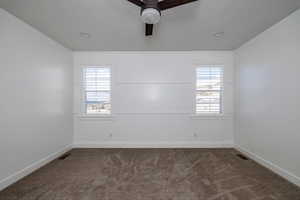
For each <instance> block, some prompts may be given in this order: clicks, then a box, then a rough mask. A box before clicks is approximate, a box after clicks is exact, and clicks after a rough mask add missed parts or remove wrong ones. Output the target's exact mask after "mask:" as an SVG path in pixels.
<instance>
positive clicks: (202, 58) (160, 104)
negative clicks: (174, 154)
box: [74, 51, 234, 147]
mask: <svg viewBox="0 0 300 200" xmlns="http://www.w3.org/2000/svg"><path fill="white" fill-rule="evenodd" d="M205 64H212V65H214V64H221V65H224V67H225V97H224V104H225V113H224V116H221V117H195V116H194V115H195V111H194V110H195V76H196V74H195V69H196V67H197V66H200V65H205ZM85 66H110V67H111V68H112V111H113V113H112V116H111V117H109V118H95V117H86V116H82V114H83V113H84V109H83V108H84V106H82V104H81V101H82V95H81V89H80V88H81V87H82V82H81V80H82V79H81V77H82V74H81V72H82V69H83V67H85ZM233 74H234V72H233V53H232V52H229V51H228V52H227V51H224V52H75V53H74V83H75V84H74V146H75V147H228V146H232V145H233V127H234V126H233V112H234V110H233V87H234V85H233Z"/></svg>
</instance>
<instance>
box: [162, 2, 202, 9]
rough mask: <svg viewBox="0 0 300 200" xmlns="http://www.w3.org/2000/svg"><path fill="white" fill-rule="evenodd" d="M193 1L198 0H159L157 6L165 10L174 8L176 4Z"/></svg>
mask: <svg viewBox="0 0 300 200" xmlns="http://www.w3.org/2000/svg"><path fill="white" fill-rule="evenodd" d="M194 1H198V0H164V1H160V2H159V3H158V7H159V8H160V10H166V9H170V8H174V7H177V6H181V5H184V4H187V3H192V2H194Z"/></svg>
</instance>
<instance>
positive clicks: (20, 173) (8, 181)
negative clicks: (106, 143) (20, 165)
mask: <svg viewBox="0 0 300 200" xmlns="http://www.w3.org/2000/svg"><path fill="white" fill-rule="evenodd" d="M71 149H72V145H69V146H67V147H65V148H63V149H61V150H59V151H57V152H55V153H53V154H50V155H48V156H47V157H45V158H43V159H41V160H39V161H37V162H35V163H33V164H31V165H29V166H27V167H25V168H24V169H22V170H20V171H18V172H16V173H14V174H12V175H10V176H9V177H7V178H5V179H2V180H0V191H1V190H3V189H5V188H6V187H8V186H10V185H11V184H13V183H15V182H17V181H18V180H20V179H22V178H24V177H25V176H27V175H29V174H31V173H32V172H34V171H35V170H37V169H39V168H41V167H43V166H44V165H46V164H48V163H49V162H51V161H53V160H55V159H56V158H58V157H59V156H61V155H63V154H64V153H66V152H68V151H69V150H71Z"/></svg>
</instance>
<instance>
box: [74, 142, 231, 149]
mask: <svg viewBox="0 0 300 200" xmlns="http://www.w3.org/2000/svg"><path fill="white" fill-rule="evenodd" d="M233 147H234V143H233V141H220V142H219V141H218V142H198V141H196V142H195V141H184V142H177V141H176V142H123V141H109V142H90V141H78V142H75V143H74V144H73V148H233Z"/></svg>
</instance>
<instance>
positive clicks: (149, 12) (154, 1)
mask: <svg viewBox="0 0 300 200" xmlns="http://www.w3.org/2000/svg"><path fill="white" fill-rule="evenodd" d="M144 3H145V4H144V6H143V7H142V9H141V17H142V20H143V22H144V23H146V24H157V23H158V22H159V21H160V17H161V12H160V9H159V7H158V0H144Z"/></svg>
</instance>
